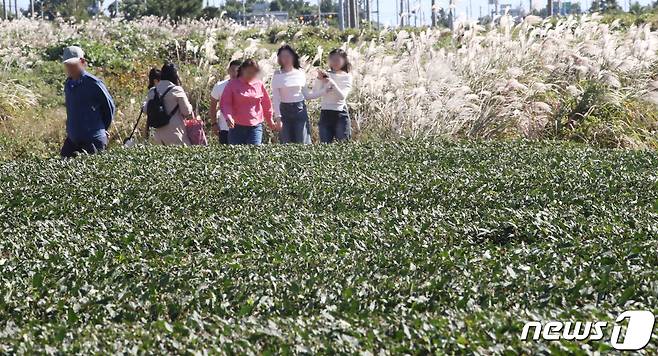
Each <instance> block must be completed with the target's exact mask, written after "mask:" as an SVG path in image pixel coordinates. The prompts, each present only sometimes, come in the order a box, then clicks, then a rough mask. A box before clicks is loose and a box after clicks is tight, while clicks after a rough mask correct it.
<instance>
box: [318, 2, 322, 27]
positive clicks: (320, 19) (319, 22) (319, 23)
mask: <svg viewBox="0 0 658 356" xmlns="http://www.w3.org/2000/svg"><path fill="white" fill-rule="evenodd" d="M320 25H322V0H318V26H320Z"/></svg>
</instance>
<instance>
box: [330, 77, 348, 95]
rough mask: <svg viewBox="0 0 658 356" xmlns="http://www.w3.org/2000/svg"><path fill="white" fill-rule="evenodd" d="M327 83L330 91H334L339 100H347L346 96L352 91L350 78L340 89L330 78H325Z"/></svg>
mask: <svg viewBox="0 0 658 356" xmlns="http://www.w3.org/2000/svg"><path fill="white" fill-rule="evenodd" d="M327 81H328V82H329V84H330V85H331V89H330V90H333V91H335V92H336V94H338V97H339V98H340V99H341V100H345V99H347V96H348V95H349V94H350V91H351V90H352V78H349V80H347V83H344V85H343V87H342V88H341V87H340V86H339V85H338V84H337V83H336V81H335V80H333V79H332V78H331V77H329V78H327Z"/></svg>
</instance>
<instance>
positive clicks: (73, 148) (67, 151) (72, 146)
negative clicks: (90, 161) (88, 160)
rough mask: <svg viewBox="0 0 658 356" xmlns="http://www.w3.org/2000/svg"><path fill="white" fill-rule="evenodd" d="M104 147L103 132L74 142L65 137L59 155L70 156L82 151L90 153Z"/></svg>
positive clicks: (105, 142)
mask: <svg viewBox="0 0 658 356" xmlns="http://www.w3.org/2000/svg"><path fill="white" fill-rule="evenodd" d="M106 147H107V136H106V135H105V132H103V133H102V134H100V135H96V136H94V137H92V138H90V139H88V140H84V141H76V142H74V141H73V140H71V139H70V138H68V137H67V138H66V140H64V144H63V145H62V150H61V151H60V155H61V156H62V158H72V157H75V156H77V155H79V154H83V153H86V154H90V155H91V154H95V153H99V152H101V151H105V148H106Z"/></svg>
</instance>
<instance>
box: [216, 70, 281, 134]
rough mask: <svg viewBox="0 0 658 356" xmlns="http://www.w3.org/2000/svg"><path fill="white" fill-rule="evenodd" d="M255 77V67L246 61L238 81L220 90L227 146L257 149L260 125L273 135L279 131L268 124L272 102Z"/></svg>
mask: <svg viewBox="0 0 658 356" xmlns="http://www.w3.org/2000/svg"><path fill="white" fill-rule="evenodd" d="M259 74H260V67H259V66H258V63H256V61H254V60H253V59H247V60H245V61H244V62H242V64H241V65H240V67H239V68H238V77H237V78H236V79H235V80H231V81H229V82H228V84H227V85H226V88H224V93H223V94H222V97H221V99H220V103H219V107H220V110H221V112H222V115H224V117H225V118H226V123H227V125H228V127H229V131H228V142H229V144H231V145H244V144H248V145H260V144H261V143H262V141H263V122H266V123H267V125H268V126H269V127H270V129H272V130H273V131H278V130H280V129H281V127H280V125H277V124H276V123H275V122H274V120H272V101H271V99H270V96H269V94H268V93H267V89H265V84H264V83H263V81H261V80H260V79H258V75H259Z"/></svg>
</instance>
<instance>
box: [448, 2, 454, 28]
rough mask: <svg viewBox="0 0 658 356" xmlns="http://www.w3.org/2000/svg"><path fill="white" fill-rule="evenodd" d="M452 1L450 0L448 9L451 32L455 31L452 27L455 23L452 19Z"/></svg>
mask: <svg viewBox="0 0 658 356" xmlns="http://www.w3.org/2000/svg"><path fill="white" fill-rule="evenodd" d="M452 1H453V0H450V4H449V5H448V6H449V7H448V27H450V31H452V30H453V27H452V21H453V18H452Z"/></svg>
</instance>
